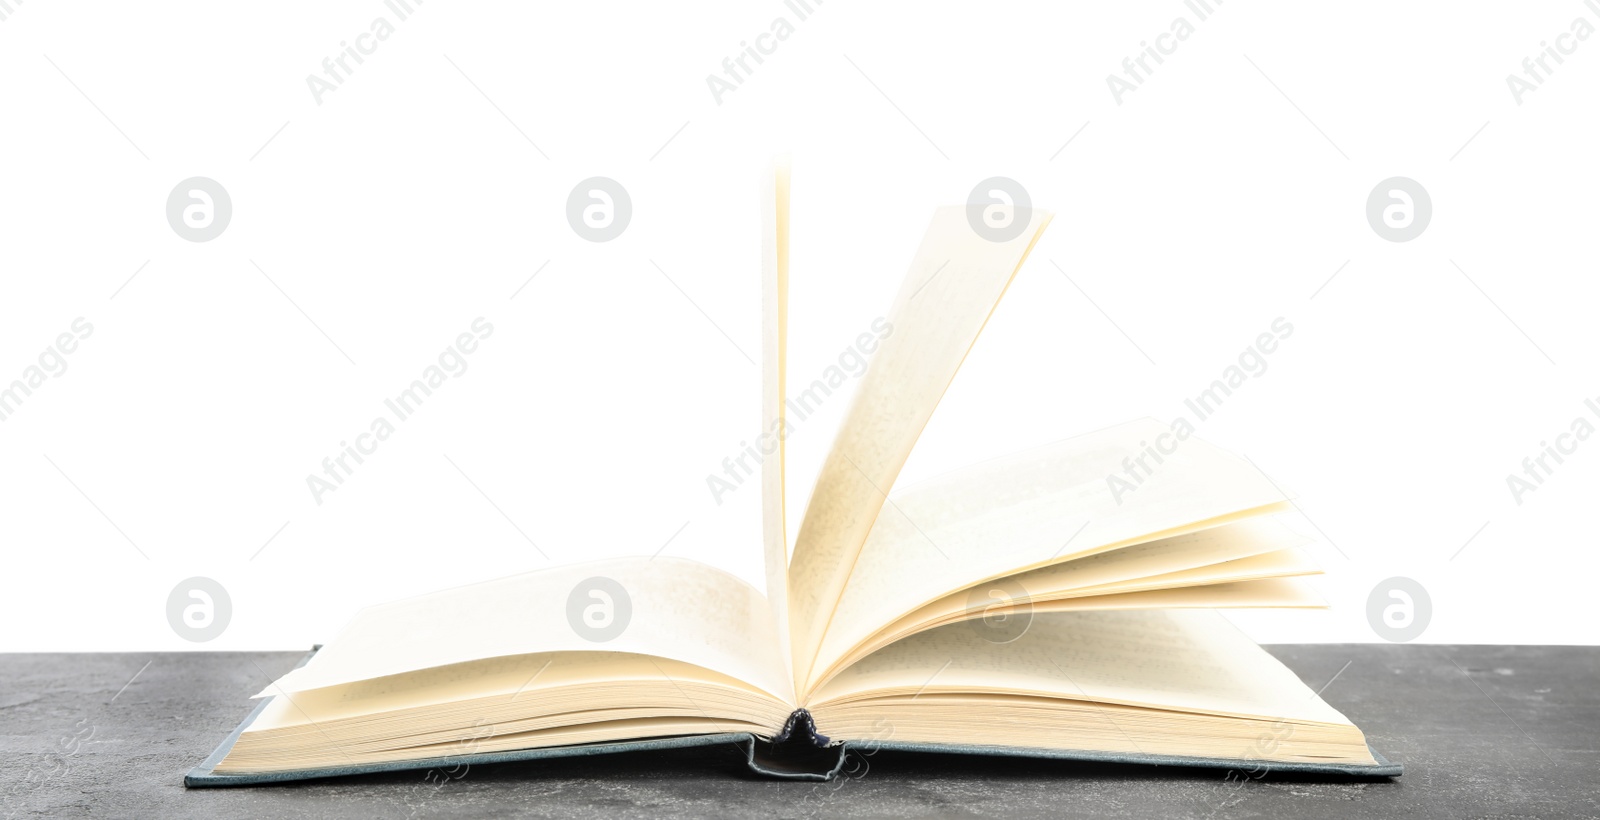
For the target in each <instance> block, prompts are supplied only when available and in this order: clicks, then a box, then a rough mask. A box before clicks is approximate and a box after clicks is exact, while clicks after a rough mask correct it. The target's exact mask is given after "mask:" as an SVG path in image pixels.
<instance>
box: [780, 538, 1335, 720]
mask: <svg viewBox="0 0 1600 820" xmlns="http://www.w3.org/2000/svg"><path fill="white" fill-rule="evenodd" d="M1316 571H1317V570H1316V569H1315V568H1314V567H1313V566H1312V565H1311V562H1310V559H1309V558H1308V557H1307V556H1305V555H1304V554H1303V553H1301V552H1299V551H1298V550H1283V551H1281V552H1271V553H1267V554H1265V555H1255V556H1251V557H1249V558H1241V559H1239V560H1238V561H1229V562H1227V563H1225V564H1220V565H1218V566H1217V567H1214V568H1213V567H1201V568H1198V569H1193V570H1187V571H1184V572H1177V573H1172V574H1171V575H1165V576H1158V577H1157V578H1152V579H1148V580H1147V581H1145V582H1128V583H1127V584H1126V585H1124V584H1110V585H1107V586H1106V587H1101V588H1095V589H1091V590H1084V591H1080V592H1071V593H1066V594H1063V595H1060V596H1052V597H1040V598H1035V599H1033V600H1031V601H1030V600H1027V599H1023V600H1021V601H1020V602H1018V603H1012V602H1011V601H1008V600H1004V599H1003V598H1002V597H999V596H996V597H994V598H992V599H990V600H992V601H993V603H990V604H988V605H987V606H981V607H980V606H975V605H973V604H972V603H971V599H964V600H962V601H960V602H959V603H957V604H956V605H954V606H950V605H948V604H947V603H946V601H940V602H936V603H933V604H929V605H928V606H926V607H923V608H922V609H919V610H917V611H916V612H914V613H912V614H911V615H908V616H906V617H905V618H902V619H901V620H899V621H897V622H896V623H894V624H892V625H891V626H889V627H888V628H886V629H884V630H882V631H880V632H878V633H877V634H875V635H873V636H872V637H871V638H869V639H867V640H866V641H863V642H862V643H861V644H860V645H858V646H856V647H854V648H853V649H851V651H850V652H849V653H848V654H846V655H845V656H844V657H842V658H840V659H839V660H838V661H836V662H835V663H834V664H833V665H831V666H829V667H826V668H824V667H820V666H819V667H818V668H817V674H816V676H815V682H814V683H813V685H812V687H811V688H812V689H815V688H816V687H818V686H823V685H825V684H826V683H827V682H828V681H829V680H832V679H833V677H834V676H836V675H838V674H839V673H840V672H841V671H843V670H845V669H848V668H850V664H853V663H855V662H857V661H859V660H861V659H862V658H864V657H869V656H870V655H872V654H873V653H874V652H877V651H878V650H881V649H883V648H884V647H887V646H890V645H892V644H894V643H895V642H897V641H901V640H904V639H906V638H909V637H910V636H912V635H915V634H917V633H919V632H924V631H927V630H931V629H938V628H941V627H944V626H947V625H949V624H953V623H958V622H962V621H967V622H972V623H969V626H970V627H972V628H973V629H974V630H975V631H977V632H981V633H983V634H986V635H989V636H990V637H991V638H993V639H994V640H996V641H999V642H1004V641H1007V640H1010V639H1011V638H1012V637H1014V636H1015V635H1017V634H1020V633H1021V632H1023V631H1025V630H1027V629H1028V628H1030V627H1031V625H1032V624H1031V619H1032V618H1033V617H1034V616H1035V615H1039V614H1042V613H1046V612H1084V611H1089V610H1117V609H1259V608H1274V609H1306V608H1321V607H1326V606H1327V605H1328V603H1327V601H1326V600H1324V599H1323V598H1322V596H1321V595H1320V594H1318V592H1317V591H1316V589H1315V588H1313V587H1312V586H1311V585H1310V584H1307V583H1305V582H1304V581H1302V580H1299V579H1297V578H1293V577H1286V576H1294V575H1307V574H1312V573H1315V572H1316ZM1207 575H1211V576H1212V577H1211V578H1207V577H1205V576H1207ZM999 583H1003V581H1002V582H999ZM995 591H996V592H1001V593H1003V592H1004V587H1001V586H997V588H996V590H995ZM947 600H948V599H947ZM980 600H981V599H980Z"/></svg>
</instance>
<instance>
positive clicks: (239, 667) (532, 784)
mask: <svg viewBox="0 0 1600 820" xmlns="http://www.w3.org/2000/svg"><path fill="white" fill-rule="evenodd" d="M1267 648H1268V649H1269V650H1270V651H1271V652H1272V653H1273V654H1274V655H1276V656H1277V657H1278V658H1279V659H1281V660H1282V661H1283V662H1284V663H1286V664H1288V666H1289V667H1290V668H1291V669H1293V670H1294V671H1295V672H1296V673H1298V674H1299V675H1300V677H1301V679H1302V680H1304V681H1305V682H1306V683H1307V684H1308V685H1310V686H1311V687H1312V688H1313V689H1320V688H1322V687H1324V686H1326V687H1327V688H1326V690H1325V691H1324V692H1323V698H1324V699H1325V700H1327V701H1328V702H1329V703H1331V704H1333V706H1334V707H1335V708H1337V709H1339V710H1340V711H1342V712H1344V713H1345V714H1346V715H1347V716H1349V717H1350V719H1351V720H1353V721H1355V723H1356V725H1358V726H1360V727H1361V728H1362V730H1363V731H1365V732H1366V734H1367V738H1368V739H1369V741H1370V742H1371V743H1372V745H1373V746H1374V747H1376V748H1377V749H1378V750H1379V751H1381V752H1382V753H1383V754H1384V755H1386V756H1388V757H1389V758H1390V759H1393V760H1398V761H1400V762H1401V763H1403V764H1404V765H1405V770H1406V773H1405V775H1404V776H1402V777H1399V778H1393V779H1387V778H1382V779H1369V780H1361V779H1355V778H1343V777H1324V776H1306V775H1272V774H1268V775H1265V776H1262V777H1260V779H1254V778H1249V777H1244V778H1241V777H1240V776H1239V773H1237V772H1236V773H1234V775H1233V777H1232V778H1231V779H1230V778H1229V777H1228V773H1227V772H1224V771H1221V770H1217V769H1199V768H1186V767H1176V766H1137V765H1110V764H1087V763H1079V762H1070V761H1050V760H1027V759H1015V758H980V757H961V756H952V755H937V754H919V753H909V752H890V751H887V750H883V751H879V752H877V753H876V754H873V755H870V756H869V757H866V758H864V759H862V760H861V761H859V762H856V763H854V764H853V765H852V766H851V770H852V775H851V776H850V777H847V778H843V779H840V780H837V781H834V782H831V783H799V782H778V781H773V780H765V779H761V778H758V777H756V776H753V775H752V774H750V773H749V772H748V771H747V770H746V768H745V766H744V761H743V759H742V758H741V757H740V756H739V752H738V751H737V750H736V749H734V748H733V747H732V746H727V747H708V748H703V749H694V750H687V751H672V752H636V753H627V754H620V755H610V756H603V757H589V758H571V759H564V760H549V761H530V762H524V763H503V764H495V765H479V766H473V767H471V768H470V770H468V771H465V772H458V773H453V774H452V776H449V777H443V776H441V773H440V772H437V771H436V772H434V773H432V775H431V776H430V775H429V774H428V773H425V772H420V771H413V772H401V773H390V774H381V775H365V776H359V777H347V778H338V779H329V780H321V781H312V782H305V783H294V784H283V785H275V786H262V787H251V788H238V789H185V788H184V787H183V785H182V780H183V774H184V772H186V771H188V770H189V768H190V767H192V766H194V765H195V764H196V763H198V762H199V761H200V760H201V759H202V758H204V757H205V756H206V755H207V754H209V753H210V752H211V750H212V749H213V748H215V746H216V745H217V743H218V742H219V741H220V740H221V739H222V738H223V737H224V736H225V735H227V733H228V732H229V731H230V730H232V729H233V727H234V726H235V725H237V724H238V722H239V721H240V720H241V719H242V718H243V717H244V715H245V714H246V713H247V712H248V711H249V709H250V706H251V703H250V701H249V698H250V696H251V695H253V694H254V693H256V692H258V691H260V690H261V689H263V688H264V687H265V686H266V684H267V683H268V682H269V681H270V679H272V678H275V677H277V676H279V675H281V674H283V673H284V672H287V671H288V670H289V669H290V668H291V667H292V666H293V665H294V663H295V662H296V661H297V660H298V659H299V658H300V657H301V656H302V655H303V654H304V651H303V650H302V651H293V652H250V653H240V652H227V653H218V652H192V653H154V654H151V653H145V654H134V653H129V654H120V653H105V654H10V655H3V654H0V817H12V816H16V817H27V816H34V815H45V816H53V817H74V816H94V817H204V818H217V817H301V816H311V817H429V816H438V817H445V816H450V817H520V816H533V817H540V816H549V817H577V818H588V817H593V818H606V820H616V818H623V817H635V816H637V817H673V816H694V817H703V816H737V817H751V816H763V817H855V816H863V817H923V816H942V817H969V816H996V815H1004V816H1035V815H1037V816H1049V817H1111V818H1140V819H1141V820H1142V819H1143V818H1162V817H1195V818H1234V817H1241V818H1298V817H1339V818H1407V820H1414V819H1415V818H1431V817H1439V818H1460V817H1467V818H1535V817H1537V818H1555V817H1588V818H1600V647H1560V646H1425V645H1387V644H1386V645H1340V644H1330V645H1277V646H1269V647H1267Z"/></svg>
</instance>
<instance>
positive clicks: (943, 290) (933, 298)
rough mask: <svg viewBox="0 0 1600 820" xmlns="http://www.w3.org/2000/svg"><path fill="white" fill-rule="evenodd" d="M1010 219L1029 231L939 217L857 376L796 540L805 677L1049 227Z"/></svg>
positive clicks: (1030, 218) (794, 593)
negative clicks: (964, 369)
mask: <svg viewBox="0 0 1600 820" xmlns="http://www.w3.org/2000/svg"><path fill="white" fill-rule="evenodd" d="M1002 210H1006V209H1002ZM1008 215H1009V216H1010V218H1011V219H1013V220H1023V221H1024V223H1025V226H1024V228H1023V230H1022V231H1021V232H1020V233H1019V234H1018V235H1017V236H1016V237H1014V238H1011V239H1007V240H1003V241H992V240H990V239H985V238H983V237H981V236H979V235H978V234H977V232H976V231H974V230H973V228H972V226H971V225H970V224H968V221H967V209H966V208H962V207H951V208H941V209H939V210H938V211H937V212H935V214H934V216H933V221H932V223H931V224H930V225H929V226H928V232H927V234H926V235H925V236H924V237H923V240H922V246H921V247H920V248H919V249H918V250H917V254H916V257H915V259H914V260H913V261H912V263H911V270H910V272H909V273H908V274H907V275H906V278H905V281H904V283H903V284H902V285H901V287H900V291H899V294H898V295H897V296H896V298H895V303H894V306H893V307H892V308H891V310H890V312H889V325H890V326H891V327H892V328H893V332H892V333H891V334H890V335H889V336H888V338H886V339H884V341H883V344H882V346H881V347H880V348H879V349H878V351H877V352H876V353H875V354H874V356H873V359H872V361H871V363H870V364H869V365H868V368H867V372H866V373H865V374H864V375H863V376H862V377H861V383H860V385H859V386H858V388H857V390H856V394H855V398H854V400H853V401H852V403H851V405H850V408H849V410H848V411H846V414H845V419H844V421H843V422H842V423H841V425H840V428H839V432H838V434H837V436H836V437H835V439H834V442H833V446H832V448H831V449H830V450H829V453H828V456H827V458H826V460H825V461H824V462H823V466H822V471H821V473H820V474H819V475H818V477H817V481H816V485H815V487H814V488H813V490H812V493H811V500H810V502H809V503H808V504H807V506H806V510H805V516H804V518H802V519H801V523H800V530H799V534H798V536H797V537H796V539H795V547H794V560H793V562H792V563H791V565H790V572H789V600H790V608H789V617H790V618H791V628H792V630H793V640H794V657H795V672H796V674H797V676H799V677H801V678H804V676H805V675H806V674H807V673H808V671H809V670H810V667H811V663H812V660H813V658H814V657H815V654H816V649H817V646H818V645H819V644H820V642H821V640H822V635H823V633H824V632H825V631H826V629H827V625H828V621H829V619H830V617H831V615H832V613H833V609H834V606H835V604H836V603H837V602H838V600H839V596H840V595H841V594H842V593H843V591H844V587H845V581H846V579H848V578H849V577H850V572H851V569H852V568H853V567H854V565H855V561H856V555H857V553H858V552H859V550H860V548H861V544H862V542H863V541H865V540H866V536H867V532H868V530H869V529H870V528H871V527H872V522H873V521H874V520H875V519H876V518H877V517H878V513H879V510H880V509H881V508H882V506H883V503H884V499H885V497H886V496H885V495H884V494H885V493H886V492H888V490H889V488H890V487H892V486H893V485H894V480H895V477H896V476H898V475H899V473H900V468H901V467H902V466H904V465H905V461H906V457H907V456H908V455H910V453H911V447H912V445H914V444H915V443H916V440H917V437H918V436H919V435H920V434H921V433H922V428H923V427H924V426H925V425H926V424H927V423H928V419H929V418H930V417H931V416H932V415H933V410H934V407H935V406H936V405H937V404H938V403H939V399H940V397H942V396H943V395H944V391H945V389H946V388H947V387H948V386H949V385H950V381H951V379H953V378H955V374H956V371H957V369H959V368H960V366H961V362H962V360H963V359H964V358H965V357H966V355H967V351H968V350H969V349H971V347H972V343H973V342H974V341H975V340H976V339H977V337H978V333H979V332H980V331H981V330H982V329H983V325H984V323H985V322H987V321H988V318H989V315H990V313H991V312H992V311H993V310H994V307H995V305H996V304H998V302H999V300H1000V297H1001V296H1002V295H1003V294H1004V293H1005V290H1006V287H1007V286H1008V285H1010V283H1011V280H1012V278H1013V277H1014V276H1015V275H1016V271H1017V269H1018V267H1020V266H1021V264H1022V261H1023V259H1024V258H1026V257H1027V255H1028V251H1029V250H1030V249H1031V248H1032V247H1033V243H1034V242H1035V241H1037V239H1038V237H1039V235H1040V233H1041V232H1042V231H1043V230H1044V227H1045V225H1046V224H1047V223H1048V222H1049V220H1050V215H1049V214H1048V213H1046V212H1044V211H1040V210H1037V209H1026V208H1024V209H1019V210H1017V211H1015V212H1010V213H1009V214H1008Z"/></svg>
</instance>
